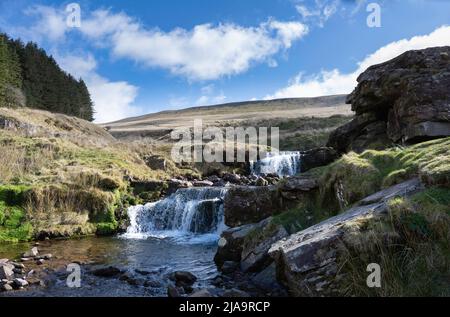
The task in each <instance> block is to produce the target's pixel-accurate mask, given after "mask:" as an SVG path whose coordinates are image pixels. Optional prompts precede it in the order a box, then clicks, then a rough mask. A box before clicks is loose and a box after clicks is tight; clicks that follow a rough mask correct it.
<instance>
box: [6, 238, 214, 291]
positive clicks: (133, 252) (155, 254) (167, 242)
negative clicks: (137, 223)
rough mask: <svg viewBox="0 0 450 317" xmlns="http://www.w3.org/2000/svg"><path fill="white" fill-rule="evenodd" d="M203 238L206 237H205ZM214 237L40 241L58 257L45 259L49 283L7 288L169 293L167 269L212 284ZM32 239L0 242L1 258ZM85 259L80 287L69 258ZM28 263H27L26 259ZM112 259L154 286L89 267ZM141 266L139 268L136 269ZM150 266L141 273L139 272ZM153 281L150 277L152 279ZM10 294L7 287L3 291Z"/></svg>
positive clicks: (12, 254)
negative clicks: (71, 278) (70, 282)
mask: <svg viewBox="0 0 450 317" xmlns="http://www.w3.org/2000/svg"><path fill="white" fill-rule="evenodd" d="M203 242H204V241H203ZM216 245H217V244H216V242H215V241H211V242H210V243H207V244H205V243H202V244H192V243H189V244H187V243H180V242H179V241H177V239H174V238H162V239H161V238H148V239H123V238H120V237H110V238H97V237H89V238H82V239H71V240H58V241H45V242H41V244H40V245H39V247H38V248H39V250H40V253H41V254H46V253H51V254H53V256H54V259H52V260H51V261H49V263H47V264H45V266H47V269H48V270H49V272H50V275H49V276H52V279H50V282H49V283H48V284H49V285H48V286H47V287H45V288H42V287H38V288H31V289H29V290H26V291H21V292H14V293H8V295H11V296H165V294H166V289H167V274H169V273H170V272H173V271H189V272H192V273H193V274H195V275H196V276H197V277H198V283H197V285H196V286H198V287H202V286H206V285H208V283H209V282H208V281H209V280H210V279H211V278H213V277H214V276H216V274H217V270H216V266H215V264H214V262H213V258H214V254H215V252H216V249H217V246H216ZM30 247H31V244H4V245H0V258H9V259H13V258H17V257H18V256H19V255H20V254H21V253H22V252H24V251H26V250H29V249H30ZM72 262H78V263H82V265H81V268H82V275H81V288H69V287H67V285H66V278H67V276H68V274H69V273H68V272H66V271H65V269H64V268H65V266H66V265H67V263H72ZM26 265H27V264H26ZM103 265H111V266H115V267H118V268H120V269H122V270H126V271H127V272H130V274H131V275H133V276H136V277H137V278H138V279H139V280H140V281H141V282H144V281H152V283H151V286H143V285H141V284H142V283H139V284H140V285H137V286H136V285H130V284H129V283H127V282H125V281H121V280H119V279H117V278H100V277H95V276H94V275H92V274H91V273H89V272H90V271H92V270H93V269H95V268H96V267H99V266H103ZM136 270H137V271H136ZM143 271H144V272H145V274H140V273H137V272H143ZM147 284H148V283H147ZM2 295H3V296H4V295H5V294H4V293H3V294H2Z"/></svg>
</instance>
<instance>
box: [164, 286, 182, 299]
mask: <svg viewBox="0 0 450 317" xmlns="http://www.w3.org/2000/svg"><path fill="white" fill-rule="evenodd" d="M167 296H169V297H172V298H176V297H181V293H180V290H179V289H178V288H177V287H176V286H174V285H169V286H168V287H167Z"/></svg>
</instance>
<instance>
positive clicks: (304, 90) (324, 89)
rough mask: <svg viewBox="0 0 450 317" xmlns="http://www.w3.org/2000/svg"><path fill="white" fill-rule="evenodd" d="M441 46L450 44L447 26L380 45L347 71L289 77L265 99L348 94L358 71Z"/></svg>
mask: <svg viewBox="0 0 450 317" xmlns="http://www.w3.org/2000/svg"><path fill="white" fill-rule="evenodd" d="M445 45H450V26H442V27H440V28H438V29H436V30H435V31H433V32H432V33H430V34H428V35H423V36H415V37H412V38H410V39H403V40H400V41H397V42H392V43H390V44H388V45H386V46H383V47H381V48H380V49H378V50H377V51H376V52H374V53H373V54H370V55H368V56H367V57H366V58H365V59H364V60H362V61H361V62H359V63H358V64H357V68H356V70H355V71H354V72H351V73H341V72H340V71H339V70H337V69H334V70H331V71H322V72H321V73H319V74H316V75H314V76H311V77H309V78H304V77H303V76H302V74H300V75H298V76H296V77H295V78H294V79H293V80H291V82H290V83H289V84H288V86H287V87H285V88H282V89H280V90H278V91H276V92H275V93H274V94H272V95H269V96H266V97H265V99H275V98H291V97H315V96H325V95H334V94H348V93H350V92H351V91H352V90H353V89H354V88H355V86H356V84H357V82H356V79H357V77H358V76H359V74H361V73H362V72H364V71H365V70H366V69H367V68H368V67H370V66H371V65H374V64H379V63H382V62H385V61H388V60H390V59H392V58H394V57H396V56H398V55H400V54H402V53H404V52H406V51H409V50H417V49H424V48H427V47H433V46H445Z"/></svg>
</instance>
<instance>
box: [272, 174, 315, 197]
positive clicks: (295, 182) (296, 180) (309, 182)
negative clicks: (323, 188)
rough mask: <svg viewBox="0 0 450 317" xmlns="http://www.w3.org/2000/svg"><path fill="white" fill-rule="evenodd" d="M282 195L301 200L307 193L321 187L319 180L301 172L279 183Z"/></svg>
mask: <svg viewBox="0 0 450 317" xmlns="http://www.w3.org/2000/svg"><path fill="white" fill-rule="evenodd" d="M278 188H279V191H280V194H281V196H282V197H283V198H284V199H287V200H293V201H299V200H302V199H303V198H304V197H305V194H309V193H312V192H313V191H315V190H317V189H318V188H319V181H318V179H317V178H316V177H313V176H310V175H307V174H300V175H297V176H292V177H289V178H286V179H285V180H283V181H282V182H280V183H279V185H278Z"/></svg>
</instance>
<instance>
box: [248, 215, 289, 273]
mask: <svg viewBox="0 0 450 317" xmlns="http://www.w3.org/2000/svg"><path fill="white" fill-rule="evenodd" d="M288 235H289V234H288V232H287V231H286V229H285V228H284V227H283V226H281V225H277V224H274V223H272V218H268V219H265V220H263V221H261V222H260V223H259V224H258V225H257V226H256V228H255V229H253V230H252V231H251V232H249V234H248V235H247V236H246V237H245V239H244V244H243V247H242V253H241V270H242V271H243V272H260V271H262V270H263V269H264V268H266V267H267V266H268V265H270V263H271V262H272V259H271V258H270V256H269V254H268V253H267V251H269V249H270V247H271V246H272V244H273V243H275V242H276V241H278V240H281V239H283V238H285V237H287V236H288Z"/></svg>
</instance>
